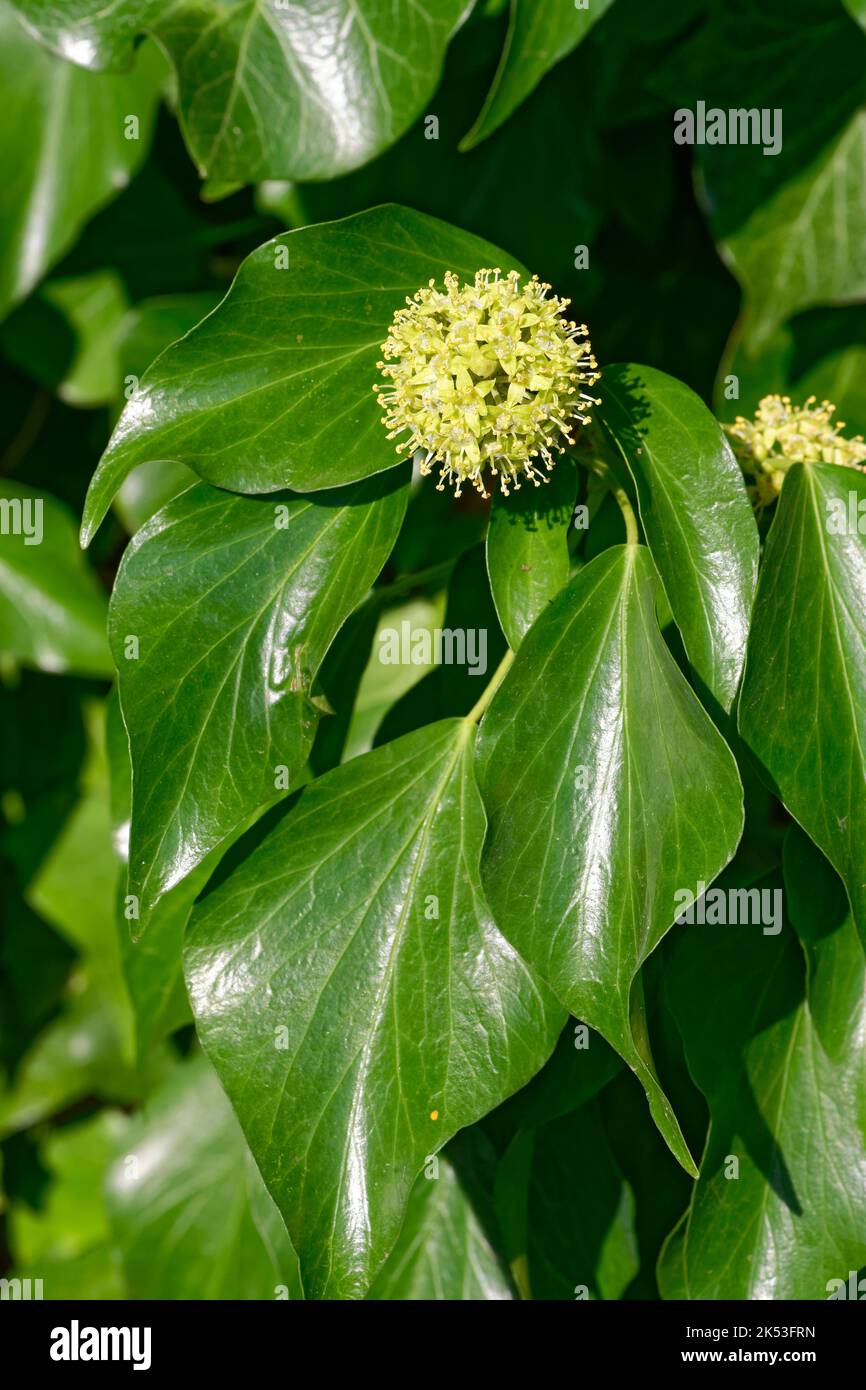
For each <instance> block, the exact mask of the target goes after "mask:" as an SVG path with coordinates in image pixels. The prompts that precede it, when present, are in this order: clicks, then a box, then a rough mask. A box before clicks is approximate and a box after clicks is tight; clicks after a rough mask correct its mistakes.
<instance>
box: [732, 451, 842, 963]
mask: <svg viewBox="0 0 866 1390" xmlns="http://www.w3.org/2000/svg"><path fill="white" fill-rule="evenodd" d="M852 511H853V521H854V524H853V527H852V525H851V518H852ZM864 514H866V476H864V474H862V473H860V472H858V471H857V470H856V469H853V468H842V467H838V466H836V465H835V464H809V465H800V464H795V465H794V466H793V467H792V468H791V470H790V472H789V473H788V474H787V475H786V478H785V483H784V486H783V488H782V494H781V497H780V499H779V502H778V507H777V511H776V515H775V518H774V520H773V525H772V527H771V530H770V534H769V537H768V539H767V545H766V552H765V556H764V564H763V568H762V572H761V580H760V583H759V585H758V595H757V599H756V602H755V613H754V618H753V621H752V633H751V636H750V638H749V652H748V658H747V661H746V674H745V676H744V679H743V691H742V695H741V697H740V708H739V726H740V732H741V734H742V736H743V738H744V739H745V741H746V743H747V744H748V745H749V747H750V748H751V749H752V751H753V752H754V753H755V755H756V756H757V757H758V759H759V760H760V762H761V764H762V766H763V768H764V770H765V772H766V773H767V775H768V776H769V778H770V780H771V782H772V784H773V785H774V786H775V787H776V788H777V789H778V794H779V795H780V796H781V798H782V800H783V801H784V803H785V805H786V806H787V808H788V810H789V811H790V812H791V815H792V816H794V817H795V818H796V819H797V820H798V821H799V822H800V824H801V825H802V826H803V828H804V830H806V831H807V833H808V834H809V835H810V836H811V837H812V839H813V840H814V841H815V843H816V844H817V845H818V846H819V847H820V848H821V849H822V850H823V852H824V854H826V856H827V858H828V859H829V860H830V862H831V863H832V864H833V865H834V866H835V868H836V869H837V871H838V872H839V874H840V875H841V877H842V879H843V880H844V883H845V886H846V888H847V890H848V896H849V899H850V901H851V907H852V909H853V912H854V919H855V921H856V922H857V925H858V927H859V929H860V932H861V935H862V936H863V938H864V941H866V877H864V865H866V802H864V797H863V787H864V779H866V719H864V711H866V640H864V633H866V545H864V541H863V536H862V534H860V532H859V530H858V527H859V526H860V525H862V526H866V523H864V522H863V516H864ZM840 527H841V529H842V534H840V533H839V528H840Z"/></svg>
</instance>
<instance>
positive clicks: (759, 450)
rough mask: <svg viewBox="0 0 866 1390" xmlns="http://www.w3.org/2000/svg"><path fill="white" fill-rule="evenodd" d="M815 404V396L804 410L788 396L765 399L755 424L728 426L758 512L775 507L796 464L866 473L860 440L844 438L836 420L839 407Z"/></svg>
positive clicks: (738, 422) (743, 422) (865, 446)
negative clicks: (838, 466) (831, 465)
mask: <svg viewBox="0 0 866 1390" xmlns="http://www.w3.org/2000/svg"><path fill="white" fill-rule="evenodd" d="M815 402H816V397H815V396H810V397H809V399H808V400H807V401H806V404H805V405H802V406H800V405H792V404H791V398H790V396H765V397H764V399H763V400H762V401H761V403H760V405H759V406H758V409H757V410H756V411H755V418H754V420H746V419H744V418H743V416H742V415H740V416H738V418H737V420H736V421H735V422H734V424H733V425H725V426H724V430H725V433H726V434H727V436H728V438H729V439H730V441H731V445H732V447H733V450H734V453H735V454H736V456H737V459H738V460H739V464H740V467H741V468H742V470H743V472H744V473H745V474H746V476H747V477H748V478H750V479H751V482H750V484H749V486H748V489H747V490H748V492H749V494H750V496H751V497H752V499H753V501H754V502H755V503H756V505H757V506H758V507H768V506H769V505H770V503H771V502H775V500H776V498H777V497H778V495H779V493H780V492H781V490H782V484H783V482H784V481H785V474H786V473H787V471H788V469H789V468H790V467H791V464H792V463H839V464H842V465H843V466H844V467H846V468H859V469H860V470H861V471H866V469H864V460H866V443H864V441H863V437H862V435H859V434H858V435H855V437H854V438H853V439H845V438H843V436H842V434H841V431H842V430H843V429H844V428H845V425H844V423H843V422H842V421H841V420H837V421H836V422H835V423H834V422H833V420H832V416H833V413H834V411H835V409H836V407H835V406H834V405H831V404H830V402H829V401H822V402H821V404H820V405H816V404H815Z"/></svg>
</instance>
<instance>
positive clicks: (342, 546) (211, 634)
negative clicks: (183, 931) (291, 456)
mask: <svg viewBox="0 0 866 1390" xmlns="http://www.w3.org/2000/svg"><path fill="white" fill-rule="evenodd" d="M406 493H407V486H406V477H405V474H404V473H403V472H401V473H399V474H391V475H389V476H388V477H386V478H382V479H373V480H371V481H369V482H367V483H364V484H361V485H360V486H358V487H355V488H350V489H343V490H338V491H335V492H330V493H322V494H319V495H317V496H316V497H315V498H304V497H297V496H294V495H291V494H282V495H280V496H279V497H275V498H273V499H268V500H264V499H256V498H250V497H239V496H233V495H230V494H227V493H224V492H219V491H217V490H216V489H215V488H209V487H207V486H206V485H205V484H203V483H197V484H196V485H195V486H194V487H192V488H190V489H188V491H186V492H184V493H182V494H181V495H180V497H177V498H175V499H174V501H173V502H170V503H169V504H168V506H167V507H164V508H163V510H162V511H161V512H158V513H157V514H156V516H155V517H153V518H152V519H151V520H150V521H149V522H148V523H147V524H146V525H145V526H144V527H143V528H142V529H141V531H139V532H138V534H137V535H136V537H135V538H134V540H133V541H132V542H131V544H130V546H129V547H128V549H127V550H126V552H125V554H124V557H123V563H122V564H121V567H120V571H119V573H118V576H117V581H116V584H115V588H114V593H113V595H112V600H111V609H110V619H109V631H110V637H111V643H112V649H113V652H114V658H115V663H116V665H117V668H118V672H119V686H120V704H121V709H122V713H123V719H124V723H125V725H126V728H127V730H128V733H129V745H130V751H131V756H132V778H133V793H132V819H131V826H130V838H129V879H128V890H127V891H128V894H130V895H132V896H134V897H135V898H137V899H138V910H139V914H140V915H139V918H138V924H139V928H140V930H141V931H143V930H144V927H145V925H146V923H147V921H148V918H149V916H150V914H151V912H152V911H153V909H154V908H155V907H156V905H157V904H158V903H159V902H160V900H161V899H162V898H163V896H164V895H165V894H167V893H168V892H169V891H170V890H171V889H173V888H174V887H175V886H176V885H177V884H179V883H180V882H181V881H182V880H183V879H185V878H186V877H187V875H188V874H190V873H191V872H192V870H193V869H195V868H196V866H197V865H199V864H201V863H202V861H203V860H204V859H205V857H206V856H207V855H208V854H209V853H210V852H211V851H212V850H214V849H216V848H217V846H218V845H220V844H222V843H223V841H225V840H226V839H227V838H228V837H229V836H230V835H231V833H232V832H233V831H235V830H236V829H238V828H239V827H241V826H242V825H243V824H244V823H245V822H246V821H247V819H248V818H249V817H250V816H251V815H252V813H253V812H254V811H256V810H259V809H261V808H263V807H264V806H267V805H269V804H270V803H272V802H274V801H277V800H279V797H280V796H281V795H283V794H285V792H286V791H287V790H288V787H289V785H291V786H292V787H294V786H295V784H296V782H297V779H298V774H299V771H300V769H301V767H302V765H303V763H304V761H305V759H306V757H307V754H308V752H309V749H310V746H311V744H312V741H313V737H314V734H315V731H316V724H317V721H318V715H319V712H320V706H317V704H316V703H315V702H316V699H317V698H318V697H317V696H316V688H315V684H314V682H315V678H316V674H317V672H318V669H319V666H320V665H321V662H322V659H323V657H324V655H325V653H326V652H327V650H328V647H329V646H330V644H331V642H332V641H333V639H334V637H335V636H336V634H337V632H338V631H339V629H340V627H341V626H342V624H343V622H344V621H345V619H346V618H347V617H348V615H349V614H350V613H351V611H352V609H353V608H355V607H356V605H357V604H358V603H360V601H361V599H362V598H363V597H364V594H365V593H366V591H367V589H368V588H369V587H370V585H371V584H372V583H373V581H374V580H375V578H376V577H377V575H378V573H379V571H380V569H381V568H382V565H383V564H384V562H385V560H386V559H387V557H388V554H389V552H390V550H391V547H392V545H393V544H394V540H395V537H396V535H397V532H398V531H399V529H400V524H401V521H402V519H403V514H404V512H405V507H406Z"/></svg>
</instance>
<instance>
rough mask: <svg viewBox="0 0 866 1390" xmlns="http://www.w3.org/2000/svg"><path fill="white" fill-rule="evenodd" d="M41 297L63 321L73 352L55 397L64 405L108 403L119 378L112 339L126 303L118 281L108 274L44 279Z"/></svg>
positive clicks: (86, 405)
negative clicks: (66, 323)
mask: <svg viewBox="0 0 866 1390" xmlns="http://www.w3.org/2000/svg"><path fill="white" fill-rule="evenodd" d="M41 297H42V298H43V299H45V300H46V301H47V302H48V303H49V304H51V305H53V307H54V308H55V309H57V310H59V312H60V313H62V314H63V315H64V317H65V318H66V320H67V322H68V324H69V326H70V328H71V330H72V332H73V334H74V336H75V353H74V356H73V359H72V362H71V364H70V367H69V370H68V371H67V373H66V374H65V376H64V379H63V380H62V381H61V382H60V385H59V387H58V391H57V394H58V395H59V396H60V399H61V400H63V401H66V402H67V403H68V404H69V405H76V406H82V407H94V406H98V405H108V403H109V402H110V401H112V400H113V399H114V397H115V395H116V392H117V383H118V378H119V375H120V360H119V355H118V342H117V339H118V335H119V331H120V325H121V322H122V320H123V316H124V314H125V313H126V307H127V301H126V293H125V290H124V287H123V282H122V281H121V279H120V277H119V276H117V275H116V274H115V273H114V271H112V270H97V271H95V272H94V273H93V274H92V275H78V276H75V277H73V278H71V279H62V280H50V281H49V282H48V284H47V285H45V286H44V287H43V289H42V291H41Z"/></svg>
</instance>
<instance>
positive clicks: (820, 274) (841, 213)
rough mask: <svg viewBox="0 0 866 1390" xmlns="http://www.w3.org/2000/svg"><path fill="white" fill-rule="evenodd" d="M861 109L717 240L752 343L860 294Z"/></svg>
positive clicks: (864, 291)
mask: <svg viewBox="0 0 866 1390" xmlns="http://www.w3.org/2000/svg"><path fill="white" fill-rule="evenodd" d="M864 156H866V113H863V112H862V111H861V112H859V113H858V114H857V115H856V116H855V117H854V118H853V120H851V122H850V124H848V125H847V126H846V127H845V129H844V130H843V131H842V132H841V134H840V135H838V136H837V138H836V139H834V140H833V141H832V142H831V143H830V144H829V145H828V146H827V147H826V148H825V149H824V150H822V152H821V153H820V154H819V155H818V156H817V158H815V159H814V160H813V161H812V162H811V163H809V164H808V165H807V166H806V167H805V168H803V169H801V170H800V171H799V172H798V173H797V174H796V175H795V176H794V177H793V178H792V179H791V180H790V181H789V182H787V183H785V184H783V185H782V187H781V188H780V189H778V190H777V191H776V192H775V193H774V194H773V195H772V196H771V197H770V198H769V199H768V200H767V201H766V202H764V203H761V204H760V205H759V206H758V207H757V208H755V210H754V212H753V213H752V214H751V216H750V217H749V218H748V219H747V220H746V221H745V222H744V223H743V225H742V226H741V227H739V228H738V229H737V230H736V231H734V232H732V233H731V234H730V235H729V236H728V237H727V238H726V240H725V242H724V251H725V254H726V258H727V259H728V260H729V261H730V264H731V266H732V268H733V270H734V272H735V274H736V275H737V278H738V279H739V280H740V281H741V282H742V284H743V287H744V290H745V294H746V314H747V317H746V332H747V334H748V338H749V340H750V342H751V343H752V344H753V345H754V346H756V347H757V346H760V345H762V344H764V343H765V342H766V341H767V340H768V339H769V338H770V336H771V335H772V333H773V331H774V330H775V329H776V328H777V327H778V326H779V324H781V323H783V322H784V321H785V320H786V319H788V318H790V317H791V316H792V315H793V314H795V313H799V312H800V311H801V310H803V309H808V308H811V306H812V305H815V304H849V303H851V302H853V301H862V300H863V299H864V298H866V253H864V250H863V244H864V243H863V235H862V232H863V227H864V213H863V208H864V197H866V182H864V181H866V172H864V164H866V160H864Z"/></svg>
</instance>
